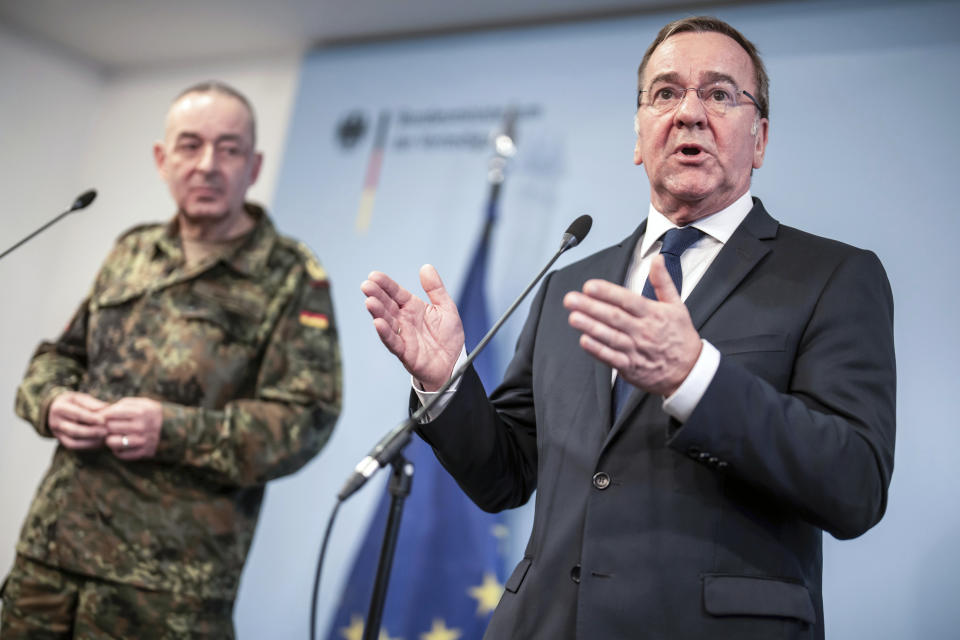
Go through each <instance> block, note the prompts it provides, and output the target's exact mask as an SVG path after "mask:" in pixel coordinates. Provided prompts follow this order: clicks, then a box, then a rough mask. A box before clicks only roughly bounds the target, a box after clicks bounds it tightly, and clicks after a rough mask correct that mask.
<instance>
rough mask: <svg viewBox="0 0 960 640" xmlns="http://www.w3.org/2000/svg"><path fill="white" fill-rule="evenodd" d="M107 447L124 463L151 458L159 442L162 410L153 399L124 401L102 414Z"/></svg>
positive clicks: (108, 408) (119, 401)
mask: <svg viewBox="0 0 960 640" xmlns="http://www.w3.org/2000/svg"><path fill="white" fill-rule="evenodd" d="M103 419H104V421H105V422H106V425H107V431H108V432H109V435H108V436H107V439H106V443H107V446H108V447H110V449H112V450H113V454H114V455H115V456H117V457H118V458H120V459H121V460H140V459H141V458H152V457H153V455H154V454H155V453H156V452H157V443H159V442H160V427H161V426H162V425H163V406H162V405H161V404H160V403H159V402H157V401H156V400H151V399H150V398H123V399H121V400H118V401H117V402H115V403H113V404H112V405H110V406H109V407H107V408H106V409H104V410H103Z"/></svg>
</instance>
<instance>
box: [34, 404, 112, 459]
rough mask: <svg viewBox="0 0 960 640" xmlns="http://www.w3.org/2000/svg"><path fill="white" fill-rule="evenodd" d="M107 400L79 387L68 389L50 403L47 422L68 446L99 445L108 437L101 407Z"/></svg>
mask: <svg viewBox="0 0 960 640" xmlns="http://www.w3.org/2000/svg"><path fill="white" fill-rule="evenodd" d="M106 406H107V403H106V402H103V401H102V400H97V399H96V398H94V397H93V396H91V395H88V394H86V393H80V392H79V391H65V392H63V393H61V394H59V395H57V397H55V398H54V399H53V402H51V403H50V411H49V413H48V414H47V426H49V427H50V431H51V432H52V433H53V435H54V437H55V438H56V439H57V440H59V441H60V444H62V445H63V446H65V447H66V448H67V449H97V448H99V447H102V446H103V441H104V438H106V437H107V426H106V424H105V423H104V420H103V417H102V416H101V415H100V414H99V411H100V410H101V409H103V408H104V407H106Z"/></svg>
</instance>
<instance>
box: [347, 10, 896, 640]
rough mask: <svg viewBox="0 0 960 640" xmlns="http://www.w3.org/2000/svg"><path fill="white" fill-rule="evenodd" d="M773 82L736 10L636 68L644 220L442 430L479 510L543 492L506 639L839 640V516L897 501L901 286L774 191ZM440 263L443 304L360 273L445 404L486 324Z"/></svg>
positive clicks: (380, 322) (662, 37) (845, 518)
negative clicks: (464, 302)
mask: <svg viewBox="0 0 960 640" xmlns="http://www.w3.org/2000/svg"><path fill="white" fill-rule="evenodd" d="M767 86H768V81H767V75H766V71H765V70H764V67H763V63H762V61H761V60H760V58H759V55H758V54H757V51H756V49H755V47H754V46H753V45H752V44H751V43H750V42H749V41H748V40H746V39H745V38H744V37H743V36H742V35H741V34H740V33H739V32H737V31H736V30H735V29H733V28H732V27H730V26H729V25H727V24H726V23H723V22H721V21H719V20H716V19H713V18H704V17H699V18H688V19H684V20H680V21H677V22H674V23H671V24H669V25H667V26H666V27H664V28H663V30H661V32H660V34H659V35H658V37H657V39H656V40H655V41H654V43H653V44H652V45H651V46H650V48H649V49H648V50H647V53H646V55H645V56H644V59H643V61H642V63H641V65H640V69H639V98H638V108H637V113H636V131H637V144H636V150H635V161H636V163H637V164H643V165H644V166H645V167H646V172H647V177H648V179H649V181H650V199H651V203H650V210H649V216H648V218H647V220H646V221H644V223H643V224H641V225H640V227H639V228H638V229H637V230H636V231H634V232H633V234H632V235H630V236H629V237H627V238H626V239H625V240H624V241H623V242H621V243H620V244H618V245H616V246H613V247H609V248H607V249H605V250H603V251H600V252H599V253H597V254H594V255H592V256H590V257H588V258H586V259H584V260H582V261H580V262H577V263H575V264H572V265H570V266H568V267H566V268H563V269H561V270H559V271H557V272H555V273H552V274H551V275H550V276H548V278H547V280H546V282H545V283H544V284H543V286H542V287H541V289H540V291H539V293H538V295H537V297H536V299H535V300H534V301H533V303H532V305H531V308H530V313H529V316H528V318H527V322H526V325H525V327H524V329H523V332H522V334H521V336H520V339H519V340H518V344H517V350H516V353H515V354H514V357H513V360H512V362H511V363H510V366H509V368H508V370H507V373H506V375H505V378H504V380H503V383H502V384H501V385H500V386H499V387H498V388H497V389H496V390H495V391H494V392H493V393H492V394H491V396H490V398H489V399H488V398H487V397H486V396H485V394H484V391H483V388H482V386H481V385H480V383H479V381H478V379H477V377H476V374H475V373H474V372H473V371H469V370H468V372H467V374H466V375H465V377H464V379H463V380H462V381H461V382H460V383H459V385H458V387H457V389H456V390H455V391H454V392H452V393H448V396H447V397H445V398H443V399H442V402H441V404H442V406H443V408H442V409H441V410H440V412H439V414H438V415H432V416H431V418H432V419H431V421H429V422H428V423H425V424H424V425H423V426H422V427H421V428H420V434H421V435H422V436H423V437H424V438H425V439H426V440H427V441H428V442H430V444H431V445H432V446H433V447H434V448H435V450H436V452H437V456H438V458H439V459H440V461H441V462H442V463H443V464H444V466H445V467H446V468H447V469H448V470H449V471H450V473H451V474H453V476H454V477H455V478H456V479H457V481H458V482H459V484H460V486H461V487H463V489H464V491H466V492H467V493H468V494H469V495H470V496H471V498H472V499H473V500H474V501H475V502H476V503H477V504H478V505H480V506H481V507H482V508H484V509H487V510H499V509H506V508H510V507H514V506H517V505H520V504H522V503H524V502H525V501H526V500H527V499H528V498H529V497H530V495H531V493H532V492H533V490H534V489H535V488H537V489H539V491H538V493H537V500H536V511H535V519H534V525H533V531H532V533H531V536H530V541H529V544H528V546H527V551H526V554H525V557H524V559H523V560H522V561H521V562H520V564H519V565H518V566H517V568H516V569H515V570H514V572H513V574H512V575H511V577H510V578H509V580H508V581H507V584H506V585H505V592H504V596H503V598H502V599H501V601H500V605H499V607H498V608H497V611H496V613H495V614H494V617H493V619H492V621H491V623H490V626H489V628H488V631H487V636H486V637H488V638H493V639H496V640H500V639H503V638H515V639H517V640H519V639H524V640H530V639H540V638H543V639H550V640H554V639H563V638H581V639H584V640H586V639H595V638H597V639H619V638H624V639H633V638H664V639H671V640H673V639H684V638H731V639H734V638H735V639H738V640H742V639H746V638H774V637H776V638H822V637H823V635H824V625H823V605H822V595H821V573H822V552H821V536H822V531H824V530H825V531H827V532H829V533H831V534H832V535H834V536H835V537H837V538H852V537H855V536H858V535H860V534H862V533H863V532H865V531H866V530H867V529H869V528H870V527H871V526H873V525H874V524H876V523H877V522H878V521H879V520H880V518H881V517H882V515H883V512H884V510H885V507H886V500H887V488H888V486H889V482H890V476H891V473H892V469H893V448H894V432H895V363H894V350H893V303H892V297H891V293H890V288H889V285H888V282H887V279H886V275H885V274H884V271H883V267H882V266H881V265H880V262H879V261H878V260H877V258H876V256H875V255H873V254H872V253H870V252H868V251H864V250H861V249H857V248H854V247H851V246H848V245H844V244H841V243H839V242H835V241H832V240H827V239H824V238H819V237H816V236H813V235H809V234H806V233H803V232H801V231H798V230H796V229H792V228H790V227H786V226H783V225H780V224H779V223H778V222H777V221H776V220H774V219H773V218H772V217H771V216H770V215H769V214H768V213H767V212H766V211H765V209H764V207H763V205H762V204H761V202H760V201H759V200H758V199H755V198H752V196H751V194H750V175H751V171H752V170H753V169H755V168H759V167H760V166H761V164H762V162H763V157H764V151H765V148H766V143H767V136H768V127H769V121H768V95H767ZM421 283H422V284H423V287H424V290H425V291H426V293H427V295H428V297H429V300H430V304H427V303H425V302H424V301H422V300H420V299H419V298H417V297H415V296H413V295H412V294H410V293H409V292H408V291H406V290H404V289H403V288H401V287H400V286H399V285H397V284H396V283H395V282H394V281H393V280H391V279H390V278H388V277H387V276H385V275H384V274H382V273H379V272H374V273H372V274H371V275H370V278H369V280H368V281H367V282H365V283H364V284H363V286H362V290H363V291H364V293H365V294H366V295H367V296H368V298H367V301H366V304H367V309H368V310H369V312H370V313H371V315H372V316H373V318H374V326H375V328H376V330H377V332H378V334H379V335H380V338H381V340H382V341H383V342H384V344H385V345H386V346H387V348H388V349H390V351H391V352H393V353H394V354H396V355H397V356H398V358H399V359H400V360H401V362H402V363H403V364H404V366H405V367H406V368H407V369H408V370H409V371H410V372H411V373H412V375H413V377H414V379H415V388H416V391H417V394H418V395H419V396H420V398H421V399H423V398H425V397H426V396H428V395H429V394H430V392H431V391H432V390H436V389H438V388H439V387H440V386H441V385H442V383H443V382H444V381H445V380H446V378H447V377H448V376H449V375H450V374H451V372H452V371H453V370H454V367H455V365H456V363H457V361H458V358H462V357H463V331H462V328H461V324H460V319H459V316H458V314H457V310H456V307H455V306H454V304H453V302H452V301H451V299H450V297H449V295H447V293H446V291H445V290H444V288H443V285H442V283H441V281H440V278H439V276H438V275H437V273H436V271H435V270H434V269H433V268H432V267H429V266H426V267H424V268H423V269H422V270H421ZM620 283H623V286H621V284H620ZM435 413H436V412H435Z"/></svg>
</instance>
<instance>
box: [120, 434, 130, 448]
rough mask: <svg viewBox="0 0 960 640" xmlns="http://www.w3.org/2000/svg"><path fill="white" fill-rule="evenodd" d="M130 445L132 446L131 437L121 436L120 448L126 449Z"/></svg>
mask: <svg viewBox="0 0 960 640" xmlns="http://www.w3.org/2000/svg"><path fill="white" fill-rule="evenodd" d="M129 446H130V439H129V438H128V437H127V436H123V437H121V438H120V448H121V449H126V448H127V447H129Z"/></svg>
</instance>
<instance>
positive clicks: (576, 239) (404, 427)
mask: <svg viewBox="0 0 960 640" xmlns="http://www.w3.org/2000/svg"><path fill="white" fill-rule="evenodd" d="M592 224H593V219H592V218H591V217H590V216H588V215H582V216H580V217H579V218H577V219H576V220H574V221H573V222H572V223H571V224H570V226H569V227H567V231H566V232H565V233H564V234H563V238H562V241H561V244H560V248H559V249H557V252H556V253H554V254H553V257H552V258H550V261H549V262H547V264H546V266H544V267H543V269H541V270H540V273H538V274H537V276H536V277H535V278H534V279H533V280H531V281H530V284H528V285H527V287H526V288H525V289H524V290H523V292H522V293H521V294H520V295H519V296H517V299H516V300H514V301H513V304H511V305H510V307H508V308H507V310H506V311H505V312H504V313H503V315H501V316H500V318H499V319H498V320H497V321H496V323H494V325H493V326H492V327H491V328H490V330H489V331H487V333H486V335H485V336H483V339H482V340H480V342H479V343H478V344H477V346H476V348H474V350H473V351H471V352H470V354H469V355H467V359H466V360H465V361H464V362H463V364H462V365H460V367H459V368H458V369H457V370H456V371H454V372H453V375H451V376H450V377H449V378H448V379H447V381H446V382H444V383H443V386H441V387H440V388H439V389H437V391H436V392H435V394H434V396H433V397H432V398H431V399H430V401H429V402H427V404H425V405H423V406H421V407H420V408H419V409H417V410H416V411H415V412H414V413H413V415H411V416H410V417H409V418H407V419H406V420H404V421H403V422H401V423H400V424H398V425H397V426H396V427H394V428H393V430H392V431H390V432H389V433H387V435H385V436H384V437H383V438H381V439H380V442H378V443H377V445H376V446H375V447H374V448H373V449H371V451H370V453H368V454H367V456H366V457H365V458H364V459H363V460H361V461H360V462H359V463H358V464H357V466H356V467H355V468H354V470H353V473H352V474H350V477H349V478H348V479H347V481H346V482H345V483H344V485H343V488H342V489H340V493H338V494H337V500H339V501H340V502H342V501H344V500H346V499H347V498H349V497H350V496H351V495H353V494H354V493H356V491H357V490H358V489H360V487H362V486H363V485H364V484H366V482H367V480H369V479H370V478H371V477H372V476H373V474H375V473H376V472H377V471H379V470H380V468H381V467H385V466H387V465H389V464H391V463H392V462H393V460H394V458H395V457H396V456H397V455H398V454H399V453H400V452H401V451H403V448H404V447H406V446H407V443H409V442H410V439H411V437H412V433H413V430H414V429H415V428H416V427H417V425H418V424H420V420H421V419H422V418H423V416H425V415H427V413H428V412H429V411H430V409H432V408H433V406H434V405H435V404H436V403H437V402H438V401H439V399H440V397H441V396H443V394H444V392H446V391H447V390H449V389H450V386H451V385H453V383H455V382H456V381H457V380H459V379H460V378H462V377H463V374H464V373H465V372H466V370H467V367H469V366H470V365H471V363H473V361H474V360H475V359H476V358H477V356H478V355H480V352H481V351H483V349H484V347H486V346H487V343H488V342H490V340H491V339H492V338H493V336H494V335H495V334H496V333H497V331H499V330H500V327H501V326H503V323H504V322H506V321H507V319H508V318H509V317H510V316H511V315H512V314H513V312H514V311H516V309H517V307H518V306H520V303H521V302H523V299H524V298H526V297H527V295H528V294H529V293H530V291H531V290H532V289H533V288H534V287H535V286H536V285H537V283H538V282H540V280H541V279H542V278H543V276H544V275H545V274H546V273H547V271H548V270H549V269H550V267H552V266H553V263H554V262H556V261H557V259H558V258H559V257H560V256H561V255H562V254H563V252H564V251H566V250H567V249H571V248H573V247H575V246H577V245H578V244H580V242H581V241H582V240H583V239H584V238H585V237H586V235H587V233H588V232H589V231H590V226H591V225H592Z"/></svg>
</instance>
